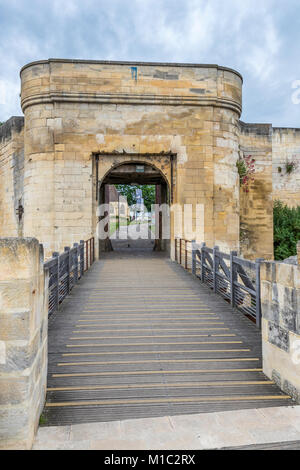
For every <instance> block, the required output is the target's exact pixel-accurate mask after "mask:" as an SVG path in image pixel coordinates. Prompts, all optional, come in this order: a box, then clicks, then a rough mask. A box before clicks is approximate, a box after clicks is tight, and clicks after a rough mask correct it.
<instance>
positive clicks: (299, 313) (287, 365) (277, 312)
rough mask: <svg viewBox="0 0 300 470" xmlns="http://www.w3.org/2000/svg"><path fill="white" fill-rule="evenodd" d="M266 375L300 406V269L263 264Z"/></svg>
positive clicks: (263, 340)
mask: <svg viewBox="0 0 300 470" xmlns="http://www.w3.org/2000/svg"><path fill="white" fill-rule="evenodd" d="M261 299H262V344H263V370H264V373H265V374H266V375H267V376H268V377H270V378H272V379H273V380H275V381H276V383H277V384H278V385H279V386H280V387H281V389H282V390H283V391H284V392H286V393H288V394H289V395H291V396H292V397H293V398H294V399H295V400H296V401H297V402H298V403H300V266H296V265H291V264H286V263H276V262H264V263H262V264H261Z"/></svg>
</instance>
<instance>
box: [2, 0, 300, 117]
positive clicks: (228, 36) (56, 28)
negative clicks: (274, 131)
mask: <svg viewBox="0 0 300 470" xmlns="http://www.w3.org/2000/svg"><path fill="white" fill-rule="evenodd" d="M0 9H1V18H0V41H1V47H2V51H1V56H0V80H2V81H4V82H5V83H6V86H7V87H8V89H9V90H10V92H11V98H10V99H8V100H7V104H6V105H0V120H3V119H7V118H9V117H10V115H11V114H19V113H20V107H19V97H18V92H17V91H16V90H17V89H18V88H19V70H20V68H21V67H22V66H23V65H24V64H25V63H27V62H30V61H33V60H39V59H47V58H49V57H64V58H83V59H89V58H90V59H107V60H140V61H163V62H199V63H218V64H219V65H225V66H228V67H232V68H235V69H237V70H238V71H239V72H241V73H242V75H243V76H244V79H245V84H244V97H245V103H246V104H247V106H245V112H244V116H243V118H245V120H249V121H251V120H253V121H254V120H255V121H257V120H262V121H263V120H264V119H265V117H266V116H267V117H268V118H271V120H272V121H273V120H274V121H276V122H277V120H279V121H280V119H282V120H283V116H285V117H284V119H287V120H288V112H283V111H284V110H285V109H287V108H289V106H290V89H289V88H290V83H291V82H292V80H297V79H300V64H299V60H298V49H297V44H298V42H299V41H298V39H299V31H298V28H297V22H296V21H295V19H296V18H297V15H298V16H299V14H300V4H299V1H298V0H286V2H285V3H284V4H280V5H279V3H278V1H275V0H263V1H262V0H243V1H240V0H226V1H224V0H85V2H82V0H65V1H64V2H61V0H52V1H51V2H45V1H44V0H30V1H29V0H11V1H10V2H7V1H6V0H0ZM293 25H294V27H293ZM289 75H290V76H289ZM7 84H8V85H7ZM262 103H264V106H262ZM286 103H289V104H288V105H287V104H286ZM280 110H281V111H282V113H281V112H280ZM296 114H297V112H295V111H293V112H292V113H291V117H292V119H293V120H295V119H296ZM277 124H278V123H277ZM282 124H284V125H288V122H282ZM291 125H295V122H293V123H291Z"/></svg>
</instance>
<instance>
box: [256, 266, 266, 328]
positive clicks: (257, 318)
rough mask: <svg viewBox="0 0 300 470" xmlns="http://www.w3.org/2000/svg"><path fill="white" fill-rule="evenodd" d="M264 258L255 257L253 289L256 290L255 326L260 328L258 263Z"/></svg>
mask: <svg viewBox="0 0 300 470" xmlns="http://www.w3.org/2000/svg"><path fill="white" fill-rule="evenodd" d="M262 261H264V258H257V259H256V260H255V277H256V281H255V290H256V326H257V328H261V295H260V294H261V292H260V264H261V262H262Z"/></svg>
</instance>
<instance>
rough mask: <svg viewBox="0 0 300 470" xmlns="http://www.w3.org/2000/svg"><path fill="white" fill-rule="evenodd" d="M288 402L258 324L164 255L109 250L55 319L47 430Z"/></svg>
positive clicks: (51, 324) (51, 323)
mask: <svg viewBox="0 0 300 470" xmlns="http://www.w3.org/2000/svg"><path fill="white" fill-rule="evenodd" d="M288 404H292V401H291V399H290V398H289V397H288V396H286V395H284V394H283V393H282V392H281V391H280V390H279V389H278V388H277V386H276V385H275V384H274V383H273V382H272V381H270V380H268V379H267V378H266V377H265V376H264V374H263V372H262V360H261V337H260V330H259V329H258V328H256V326H255V324H254V323H252V322H251V321H250V320H249V319H248V318H246V317H245V316H243V315H242V314H240V313H238V312H237V311H235V310H232V308H231V307H230V305H229V304H228V303H226V302H225V301H224V300H223V299H222V298H221V297H219V296H218V295H216V294H214V293H213V292H212V290H211V289H209V288H208V287H207V286H205V285H203V284H202V283H201V282H200V281H199V280H198V279H196V278H195V277H193V276H192V275H191V274H190V273H189V272H187V271H186V270H184V269H183V268H182V267H181V266H179V265H178V264H177V263H174V262H171V261H170V260H169V259H168V258H166V257H165V256H163V255H162V254H159V253H153V252H150V251H148V252H142V251H137V252H129V251H128V252H114V253H107V254H106V255H104V256H103V258H102V259H101V261H97V262H95V263H94V264H93V266H92V267H91V269H90V270H89V271H88V272H87V273H86V275H85V276H83V277H82V279H81V281H80V282H79V283H78V284H77V285H76V287H75V288H74V289H73V290H72V292H71V294H70V295H69V296H68V297H67V298H66V299H65V301H64V303H63V304H62V306H61V308H60V310H59V311H57V312H55V313H54V314H53V315H51V317H50V320H49V372H48V391H47V402H46V406H45V411H44V420H43V422H44V423H45V424H47V425H48V426H49V425H50V426H51V425H66V424H71V423H80V422H92V421H94V422H95V421H112V420H122V419H133V418H140V417H153V416H166V415H176V414H189V413H201V412H213V411H217V410H218V411H223V410H224V411H225V410H232V409H241V408H256V407H267V406H280V405H288Z"/></svg>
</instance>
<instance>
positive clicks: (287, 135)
mask: <svg viewBox="0 0 300 470" xmlns="http://www.w3.org/2000/svg"><path fill="white" fill-rule="evenodd" d="M272 143H273V158H272V159H273V199H274V200H275V199H279V200H280V201H282V202H284V203H285V204H287V205H288V206H289V207H295V206H300V129H288V128H277V127H276V128H274V129H273V139H272ZM289 161H295V162H296V168H295V169H293V171H292V172H291V173H288V172H287V171H286V167H285V165H286V162H289Z"/></svg>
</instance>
